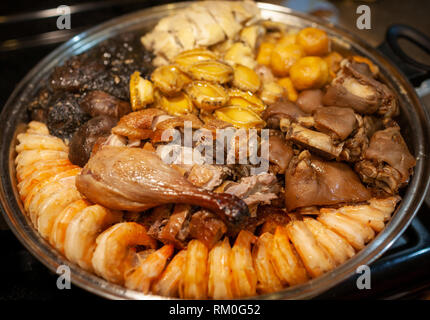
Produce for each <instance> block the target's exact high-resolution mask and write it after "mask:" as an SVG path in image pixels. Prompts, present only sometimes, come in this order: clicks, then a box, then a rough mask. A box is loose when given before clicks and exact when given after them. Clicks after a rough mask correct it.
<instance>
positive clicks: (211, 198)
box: [76, 146, 249, 224]
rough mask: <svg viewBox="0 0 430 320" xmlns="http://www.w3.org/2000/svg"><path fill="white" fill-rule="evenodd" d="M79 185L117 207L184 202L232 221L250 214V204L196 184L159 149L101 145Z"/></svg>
mask: <svg viewBox="0 0 430 320" xmlns="http://www.w3.org/2000/svg"><path fill="white" fill-rule="evenodd" d="M76 185H77V187H78V190H79V191H80V192H81V193H83V194H84V195H85V196H86V197H87V198H88V199H90V200H91V201H94V202H96V203H100V204H102V205H104V206H105V207H107V208H111V209H115V210H129V211H144V210H147V209H149V208H152V207H156V206H159V205H161V204H166V203H183V204H192V205H198V206H201V207H203V208H206V209H209V210H211V211H213V212H214V213H216V214H218V215H219V216H220V217H221V218H222V219H223V220H224V221H227V222H229V223H233V224H240V223H241V222H243V221H244V220H245V219H246V218H247V217H248V216H249V211H248V207H247V206H246V204H245V203H244V202H243V201H242V200H240V199H239V198H237V197H236V196H233V195H231V194H224V193H218V194H217V193H212V192H209V191H206V190H204V189H200V188H197V187H195V186H193V185H192V184H191V183H190V182H189V181H188V180H187V179H186V178H184V177H183V176H182V175H181V174H180V173H179V171H177V170H175V169H173V168H172V167H170V166H169V165H167V164H165V163H164V162H163V161H162V160H161V159H160V158H159V157H158V156H157V155H156V153H154V152H151V151H146V150H143V149H138V148H128V147H111V146H104V147H102V148H101V149H100V150H99V151H98V152H97V153H96V154H94V155H93V156H92V157H91V158H90V160H89V161H88V163H87V164H86V166H85V168H84V169H83V170H82V174H81V175H79V176H78V177H77V181H76Z"/></svg>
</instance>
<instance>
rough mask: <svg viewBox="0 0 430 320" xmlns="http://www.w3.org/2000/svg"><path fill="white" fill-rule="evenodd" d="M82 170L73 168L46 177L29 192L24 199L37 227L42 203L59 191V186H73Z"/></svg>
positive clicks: (25, 205) (25, 206)
mask: <svg viewBox="0 0 430 320" xmlns="http://www.w3.org/2000/svg"><path fill="white" fill-rule="evenodd" d="M79 172H80V168H79V170H76V169H72V170H67V171H64V172H60V173H58V174H56V175H54V176H52V177H51V178H49V179H46V180H44V181H42V182H40V183H38V184H37V185H36V186H35V187H34V188H33V189H32V190H31V192H30V193H29V194H28V196H27V197H26V198H25V200H24V208H25V209H26V210H27V213H28V215H29V216H30V219H31V221H32V222H33V224H34V226H35V227H36V228H37V224H38V218H39V214H40V213H41V211H40V209H39V208H40V205H41V204H42V203H43V202H44V201H45V200H46V199H48V198H50V197H51V196H53V195H55V194H56V193H57V192H58V188H61V186H63V185H68V186H71V185H73V184H74V183H75V181H74V179H75V177H76V175H77V174H78V173H79Z"/></svg>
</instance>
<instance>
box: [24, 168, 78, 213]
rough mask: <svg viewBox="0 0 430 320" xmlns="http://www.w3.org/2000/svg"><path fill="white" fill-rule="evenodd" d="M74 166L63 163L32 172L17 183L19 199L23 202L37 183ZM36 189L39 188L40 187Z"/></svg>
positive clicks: (41, 182)
mask: <svg viewBox="0 0 430 320" xmlns="http://www.w3.org/2000/svg"><path fill="white" fill-rule="evenodd" d="M76 168H78V167H76V166H75V165H72V164H70V165H64V166H55V167H51V168H48V169H46V170H43V171H35V172H33V173H32V174H31V175H30V176H29V177H27V178H26V179H25V180H23V181H21V182H20V183H18V190H19V194H20V196H21V199H22V200H23V201H24V202H25V201H26V200H27V197H28V195H29V194H30V192H31V191H33V189H35V188H36V186H37V185H39V184H42V185H44V184H45V183H47V182H48V181H52V180H49V178H51V177H53V176H55V175H57V174H59V173H61V172H65V171H68V170H72V169H76ZM80 170H81V169H80V168H79V171H78V172H80ZM42 185H41V186H42ZM37 190H40V188H39V189H37ZM33 194H35V193H34V192H33ZM24 205H25V203H24ZM26 210H27V207H26Z"/></svg>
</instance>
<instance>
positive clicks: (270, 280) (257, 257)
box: [252, 232, 282, 293]
mask: <svg viewBox="0 0 430 320" xmlns="http://www.w3.org/2000/svg"><path fill="white" fill-rule="evenodd" d="M272 243H273V234H271V233H268V232H266V233H263V234H262V235H261V236H260V237H259V238H258V240H257V243H256V244H255V246H254V248H253V249H252V258H253V260H254V268H255V272H256V274H257V279H258V282H257V290H258V292H260V293H270V292H274V291H278V290H281V289H282V284H281V280H279V278H278V276H277V275H276V272H275V269H274V267H273V265H272V262H271V260H270V250H271V248H272Z"/></svg>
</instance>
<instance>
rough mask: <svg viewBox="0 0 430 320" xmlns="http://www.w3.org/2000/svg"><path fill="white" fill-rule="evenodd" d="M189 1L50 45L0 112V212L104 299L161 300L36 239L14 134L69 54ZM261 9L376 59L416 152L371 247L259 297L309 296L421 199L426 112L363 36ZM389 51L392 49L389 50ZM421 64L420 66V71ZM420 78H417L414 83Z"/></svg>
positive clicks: (368, 254) (24, 238)
mask: <svg viewBox="0 0 430 320" xmlns="http://www.w3.org/2000/svg"><path fill="white" fill-rule="evenodd" d="M187 5H188V3H186V2H184V3H178V4H169V5H163V6H159V7H154V8H150V9H146V10H142V11H139V12H136V13H133V14H128V15H125V16H122V17H119V18H116V19H114V20H111V21H109V22H106V23H104V24H102V25H100V26H98V27H95V28H93V29H91V30H89V31H87V32H84V33H81V34H79V35H77V36H75V37H73V38H72V39H71V40H70V41H68V42H67V43H65V44H63V45H62V46H60V47H59V48H57V49H56V50H54V51H53V52H52V53H51V54H50V55H48V56H47V57H46V58H45V59H43V60H42V61H41V62H40V63H39V64H38V65H37V66H36V67H35V68H33V70H31V71H30V72H29V73H28V74H27V76H26V77H25V78H24V79H23V80H22V81H21V82H20V84H19V85H18V86H17V88H16V89H15V91H14V92H13V93H12V95H11V97H10V98H9V100H8V101H7V103H6V105H5V106H4V108H3V111H2V114H1V117H0V123H1V125H2V126H1V128H0V141H1V142H0V149H1V151H0V152H1V153H0V173H1V185H0V198H1V202H2V206H3V214H4V217H5V219H6V221H7V222H8V224H9V226H10V228H11V229H12V231H13V232H14V233H15V235H16V236H17V237H18V239H19V240H20V241H21V242H22V243H23V244H24V245H25V246H26V248H27V249H28V250H29V251H30V252H31V253H32V254H33V255H34V256H35V257H37V258H38V259H39V260H40V261H41V262H42V263H43V264H45V265H46V266H47V267H48V268H49V269H50V270H52V271H54V272H55V271H56V270H57V267H58V266H59V265H62V264H66V265H69V266H70V268H71V272H72V281H73V283H74V284H76V285H78V286H79V287H82V288H84V289H86V290H88V291H91V292H93V293H95V294H98V295H100V296H104V297H106V298H117V299H157V298H160V297H157V296H153V295H145V294H142V293H139V292H135V291H131V290H127V289H125V288H123V287H121V286H118V285H114V284H111V283H109V282H107V281H105V280H103V279H101V278H99V277H97V276H95V275H94V274H91V273H89V272H86V271H84V270H82V269H81V268H79V267H78V266H77V265H74V264H72V263H70V262H69V261H68V260H66V259H65V258H64V257H63V256H62V255H61V254H59V253H58V252H57V251H55V250H54V249H53V248H52V247H51V246H50V245H49V243H48V242H46V241H45V240H44V239H42V238H41V237H40V236H39V234H38V233H37V232H36V230H35V229H34V228H33V227H32V226H31V223H30V221H29V220H28V218H27V215H26V214H25V212H24V209H23V207H22V204H21V201H20V200H19V196H18V192H17V189H16V179H15V167H14V158H15V144H16V135H17V133H19V132H21V131H22V130H23V129H24V128H25V123H26V122H27V121H28V119H27V113H26V111H25V110H26V107H27V103H28V101H29V100H30V98H31V97H33V96H34V95H35V93H36V92H37V90H38V89H39V87H40V86H41V85H42V83H43V82H44V80H46V79H47V77H48V76H49V74H50V73H51V72H52V70H53V68H54V67H55V66H57V65H59V64H61V63H62V62H64V61H65V60H66V59H68V58H69V57H71V56H73V55H76V54H79V53H82V52H84V51H86V50H88V49H89V48H91V47H93V46H95V45H96V44H97V43H99V42H101V41H103V40H105V39H106V38H109V37H113V36H115V35H117V34H119V33H121V32H124V31H135V30H138V31H141V32H142V34H143V33H144V32H146V31H147V30H149V29H150V28H152V27H153V26H154V25H155V24H156V22H157V21H158V20H159V19H161V18H162V17H164V16H166V15H168V14H170V13H172V12H174V11H176V10H178V9H180V8H184V7H186V6H187ZM258 6H259V7H260V8H261V10H262V15H263V17H264V18H270V19H272V20H275V21H280V22H283V23H285V24H287V25H290V26H292V27H296V28H303V27H306V26H310V25H312V26H317V27H319V28H322V29H324V30H326V31H327V32H328V34H329V35H330V36H331V37H332V38H333V39H334V45H335V47H337V49H338V50H350V51H353V52H355V53H357V54H360V55H364V56H367V57H368V58H370V59H371V60H372V61H373V62H374V63H376V64H377V65H378V66H379V68H380V71H381V75H382V78H383V79H384V80H385V82H386V83H387V84H388V85H389V86H391V87H392V88H393V90H394V91H395V92H396V93H397V94H398V97H399V101H400V104H401V117H399V119H398V121H399V122H400V124H401V127H402V133H403V136H404V138H405V140H406V142H407V144H408V146H409V148H410V150H411V152H412V153H413V154H414V155H415V156H416V157H417V166H416V168H415V173H414V175H413V177H412V178H411V181H410V183H409V185H408V187H407V189H406V190H405V191H404V193H403V194H402V196H403V200H402V202H401V204H400V206H399V208H398V209H397V211H396V213H395V214H394V216H393V218H392V220H391V221H390V222H389V223H388V225H387V226H386V228H385V229H384V230H383V231H382V232H381V233H380V234H379V235H378V236H377V237H376V238H375V239H374V240H373V241H372V242H371V243H370V244H369V245H367V246H366V247H365V248H364V249H363V250H362V251H360V252H359V253H358V254H357V255H356V256H355V257H354V258H352V259H350V260H349V261H347V262H346V263H344V264H343V265H341V266H339V267H338V268H336V269H335V270H333V271H331V272H329V273H327V274H325V275H323V276H321V277H319V278H316V279H314V280H311V281H309V282H307V283H305V284H302V285H299V286H295V287H292V288H287V289H285V290H282V291H279V292H276V293H272V294H267V295H264V296H259V297H257V298H264V299H303V298H311V297H314V296H317V295H318V294H320V293H322V292H324V291H325V290H327V289H329V288H331V287H333V286H334V285H336V284H338V283H339V282H341V281H342V280H344V279H346V278H347V277H348V276H351V275H352V274H353V273H354V272H355V271H356V269H357V267H358V266H360V265H363V264H370V263H371V262H372V261H374V260H375V259H377V258H378V257H379V256H381V255H382V254H383V253H384V252H385V251H386V250H387V249H388V248H389V247H390V246H391V244H392V243H393V242H394V241H395V240H396V239H397V238H398V237H399V236H400V235H401V233H402V232H403V231H404V230H405V229H406V227H407V226H408V225H409V223H410V222H411V220H412V218H413V217H414V215H415V213H416V212H417V210H418V208H419V207H420V205H421V203H422V201H423V199H424V196H425V194H426V191H427V188H428V185H429V173H430V161H429V159H428V157H429V155H430V147H429V144H428V141H430V131H429V116H428V114H427V112H426V110H425V109H424V107H423V106H422V105H421V104H420V101H419V99H418V97H417V95H416V94H415V90H414V88H413V87H412V85H411V84H410V82H409V81H408V79H407V78H406V76H405V75H404V74H403V73H402V72H401V71H399V69H397V67H395V66H394V65H393V64H392V63H391V62H389V61H388V60H387V58H386V57H384V56H383V55H382V54H381V53H380V52H379V51H378V50H376V49H375V48H372V47H370V46H369V45H367V44H366V43H365V42H364V41H363V40H360V39H357V38H355V37H353V36H352V35H351V34H350V33H348V32H347V31H344V30H342V29H339V28H337V27H335V26H333V25H331V24H328V23H327V22H324V21H320V20H317V19H316V18H313V17H309V16H307V15H304V14H301V13H297V12H293V11H292V10H290V9H288V8H284V7H281V6H275V5H270V4H265V3H259V4H258ZM391 33H393V32H391ZM397 33H399V32H397ZM391 40H392V39H391ZM390 43H391V44H392V43H393V42H392V41H391V42H389V43H388V44H387V45H386V46H385V49H386V50H385V52H389V50H388V49H389V48H390V45H389V44H390ZM394 47H395V46H394ZM394 49H396V48H394ZM394 51H396V50H394ZM394 51H391V54H392V53H393V52H394ZM402 67H405V65H402ZM418 69H419V70H423V69H422V68H421V69H420V68H418ZM409 70H410V69H409ZM406 71H407V70H406ZM424 71H425V70H424ZM425 77H428V73H427V74H424V76H423V75H421V77H420V78H419V80H422V79H423V78H425ZM419 80H417V79H416V78H415V79H414V81H419Z"/></svg>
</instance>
